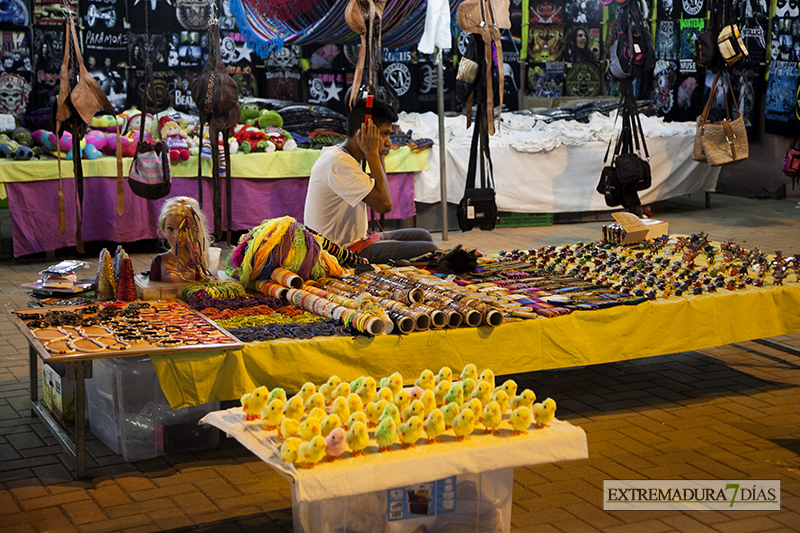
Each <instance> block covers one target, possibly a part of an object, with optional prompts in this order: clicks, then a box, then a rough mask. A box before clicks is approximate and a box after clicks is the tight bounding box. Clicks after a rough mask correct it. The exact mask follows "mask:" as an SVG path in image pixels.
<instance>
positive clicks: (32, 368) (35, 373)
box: [28, 345, 39, 416]
mask: <svg viewBox="0 0 800 533" xmlns="http://www.w3.org/2000/svg"><path fill="white" fill-rule="evenodd" d="M38 361H39V355H38V354H37V353H36V350H34V349H33V346H30V345H29V346H28V379H29V382H30V386H31V403H35V402H38V401H39V365H38ZM33 415H34V411H33V409H31V416H33Z"/></svg>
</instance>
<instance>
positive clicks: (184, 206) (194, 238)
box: [158, 196, 211, 266]
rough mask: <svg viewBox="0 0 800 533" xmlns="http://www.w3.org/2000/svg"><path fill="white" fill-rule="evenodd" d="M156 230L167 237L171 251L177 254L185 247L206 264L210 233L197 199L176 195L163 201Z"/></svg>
mask: <svg viewBox="0 0 800 533" xmlns="http://www.w3.org/2000/svg"><path fill="white" fill-rule="evenodd" d="M158 230H159V232H160V233H161V234H162V235H163V236H164V237H165V238H166V239H167V242H168V243H169V247H170V250H171V251H173V252H174V253H176V254H178V253H181V252H183V251H184V249H185V250H186V251H187V252H193V253H196V254H198V255H199V256H200V257H201V258H202V261H203V264H204V266H205V265H207V264H208V247H209V246H211V235H210V234H209V233H208V222H207V221H206V217H205V215H204V214H203V211H202V210H201V209H200V204H198V203H197V200H195V199H194V198H190V197H188V196H176V197H174V198H170V199H168V200H167V201H166V202H164V205H162V206H161V214H160V215H159V216H158Z"/></svg>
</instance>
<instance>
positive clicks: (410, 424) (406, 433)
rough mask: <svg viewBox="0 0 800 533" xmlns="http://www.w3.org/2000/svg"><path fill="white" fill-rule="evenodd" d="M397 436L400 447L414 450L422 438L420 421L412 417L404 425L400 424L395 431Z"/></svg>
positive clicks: (416, 417) (418, 418)
mask: <svg viewBox="0 0 800 533" xmlns="http://www.w3.org/2000/svg"><path fill="white" fill-rule="evenodd" d="M397 436H398V438H399V439H400V447H401V448H403V449H405V448H415V447H416V446H417V441H418V440H419V439H420V437H422V419H421V418H420V417H418V416H412V417H411V418H409V419H408V420H407V421H406V423H405V424H400V427H399V428H398V429H397Z"/></svg>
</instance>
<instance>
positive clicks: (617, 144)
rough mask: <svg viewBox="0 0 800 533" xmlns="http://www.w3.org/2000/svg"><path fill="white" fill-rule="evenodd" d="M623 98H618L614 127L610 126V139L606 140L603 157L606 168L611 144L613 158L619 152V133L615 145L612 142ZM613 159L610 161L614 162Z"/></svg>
mask: <svg viewBox="0 0 800 533" xmlns="http://www.w3.org/2000/svg"><path fill="white" fill-rule="evenodd" d="M624 99H625V97H624V96H620V99H619V104H617V115H616V116H615V117H614V125H613V126H611V138H610V139H609V140H608V146H607V147H606V155H605V156H604V157H603V166H606V163H607V162H608V152H609V151H610V150H611V144H612V143H614V157H616V156H617V150H619V139H620V137H621V136H622V133H620V137H617V141H616V143H615V142H614V131H616V129H617V119H619V115H620V113H621V112H622V104H623V102H624ZM614 157H612V158H611V161H612V162H613V161H614Z"/></svg>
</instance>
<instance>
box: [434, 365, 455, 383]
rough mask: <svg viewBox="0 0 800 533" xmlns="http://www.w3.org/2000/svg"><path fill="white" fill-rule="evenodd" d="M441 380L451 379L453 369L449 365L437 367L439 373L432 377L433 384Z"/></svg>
mask: <svg viewBox="0 0 800 533" xmlns="http://www.w3.org/2000/svg"><path fill="white" fill-rule="evenodd" d="M442 381H453V371H452V370H450V367H449V366H443V367H442V368H440V369H439V373H438V374H436V377H435V378H433V383H434V385H438V384H439V383H441V382H442Z"/></svg>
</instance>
